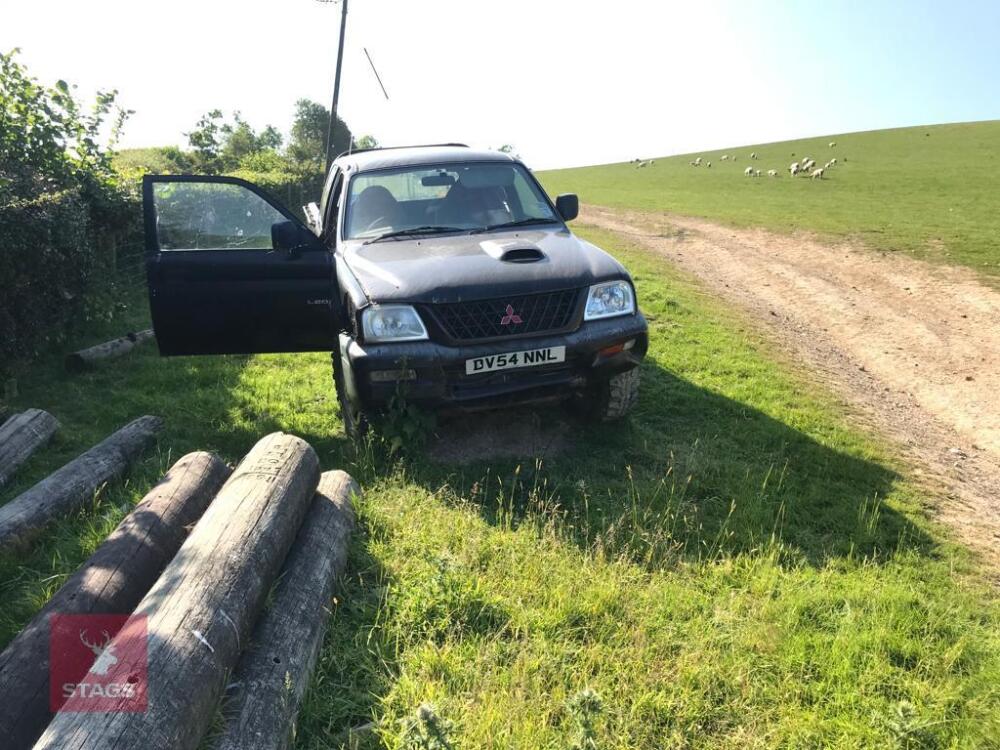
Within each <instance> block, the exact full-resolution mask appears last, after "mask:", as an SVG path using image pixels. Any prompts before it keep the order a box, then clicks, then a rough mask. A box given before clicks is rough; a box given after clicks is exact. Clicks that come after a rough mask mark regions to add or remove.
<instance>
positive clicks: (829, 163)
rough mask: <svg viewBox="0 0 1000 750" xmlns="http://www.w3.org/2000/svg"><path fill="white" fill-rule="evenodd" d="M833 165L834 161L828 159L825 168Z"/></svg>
mask: <svg viewBox="0 0 1000 750" xmlns="http://www.w3.org/2000/svg"><path fill="white" fill-rule="evenodd" d="M832 166H833V162H832V161H828V162H827V163H826V164H824V165H823V169H829V168H830V167H832Z"/></svg>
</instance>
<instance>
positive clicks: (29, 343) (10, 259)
mask: <svg viewBox="0 0 1000 750" xmlns="http://www.w3.org/2000/svg"><path fill="white" fill-rule="evenodd" d="M16 55H17V50H14V51H12V52H10V53H7V54H0V289H2V290H3V295H2V296H0V371H2V372H7V371H9V370H10V369H11V368H12V366H13V363H14V362H15V361H17V360H19V359H22V358H25V357H28V356H33V355H35V354H37V353H38V352H39V351H40V350H41V349H42V348H43V347H44V346H45V344H46V343H47V342H57V341H60V340H62V339H63V338H64V337H65V334H66V332H67V330H68V327H69V325H70V324H71V323H72V322H74V321H75V320H77V319H79V318H81V317H84V318H86V317H94V316H105V317H106V316H108V315H111V314H113V312H114V310H115V304H116V303H115V302H114V300H113V298H112V296H111V295H103V296H102V295H99V294H91V293H90V292H91V291H92V289H93V287H94V284H93V282H94V281H95V280H96V279H98V278H102V279H103V278H107V276H108V275H107V274H104V273H102V274H97V273H95V272H96V271H97V270H98V269H99V268H105V267H107V266H108V264H109V263H110V262H111V260H112V259H113V252H112V251H111V250H110V249H108V251H107V252H105V253H104V254H103V255H102V252H101V251H100V250H99V248H110V246H111V245H112V244H113V241H114V239H115V238H120V237H121V236H122V235H123V234H126V233H127V232H128V231H129V230H130V229H131V228H136V227H138V211H137V210H136V203H135V201H134V199H132V198H130V196H129V194H128V193H127V192H126V191H125V190H124V189H123V187H122V184H121V182H120V181H119V179H118V177H117V175H116V174H115V172H114V169H113V168H112V164H111V147H112V146H113V145H114V143H115V142H116V141H117V138H118V134H119V132H120V131H121V128H122V125H123V124H124V122H125V120H126V119H127V118H128V115H129V114H130V113H129V112H128V111H127V110H124V109H122V108H121V107H118V106H117V105H116V103H115V100H116V96H117V94H116V92H114V91H108V92H100V93H98V95H97V98H96V101H95V102H94V104H93V106H92V107H91V108H90V109H89V111H85V109H84V108H83V107H82V106H81V105H80V103H79V102H78V101H77V100H76V98H75V97H74V95H73V92H72V88H71V87H70V86H69V84H67V83H66V82H65V81H58V82H57V83H56V84H55V86H54V87H46V86H43V85H41V84H39V83H38V82H37V81H36V80H35V79H33V78H31V77H30V76H29V75H28V73H27V71H26V70H25V68H24V67H23V66H22V65H20V64H19V63H18V62H17V60H16ZM106 131H109V138H108V139H107V140H105V141H104V142H102V134H104V133H105V132H106ZM97 237H101V239H102V242H100V243H98V242H96V241H95V240H96V238H97Z"/></svg>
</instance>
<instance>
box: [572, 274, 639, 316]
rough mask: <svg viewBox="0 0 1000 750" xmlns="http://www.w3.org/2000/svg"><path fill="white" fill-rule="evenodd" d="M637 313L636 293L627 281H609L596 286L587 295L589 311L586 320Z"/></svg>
mask: <svg viewBox="0 0 1000 750" xmlns="http://www.w3.org/2000/svg"><path fill="white" fill-rule="evenodd" d="M634 312H635V292H633V291H632V285H631V284H630V283H628V282H627V281H608V282H605V283H604V284H594V286H592V287H590V293H589V294H588V295H587V311H586V312H585V313H584V314H583V319H584V320H595V319H597V318H612V317H614V316H615V315H628V314H629V313H634Z"/></svg>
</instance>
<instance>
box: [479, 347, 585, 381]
mask: <svg viewBox="0 0 1000 750" xmlns="http://www.w3.org/2000/svg"><path fill="white" fill-rule="evenodd" d="M565 361H566V347H565V346H549V347H546V348H544V349H525V350H524V351H523V352H506V353H504V354H487V355H486V356H485V357H473V358H472V359H467V360H465V374H466V375H475V374H476V373H477V372H493V371H495V370H511V369H514V368H515V367H537V366H538V365H551V364H554V363H556V362H565Z"/></svg>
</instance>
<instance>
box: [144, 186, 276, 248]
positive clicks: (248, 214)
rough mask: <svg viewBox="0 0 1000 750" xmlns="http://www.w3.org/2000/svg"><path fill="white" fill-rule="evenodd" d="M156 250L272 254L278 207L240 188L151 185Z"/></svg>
mask: <svg viewBox="0 0 1000 750" xmlns="http://www.w3.org/2000/svg"><path fill="white" fill-rule="evenodd" d="M153 204H154V207H155V210H156V237H157V241H158V243H159V246H160V250H164V251H167V250H271V249H272V245H271V225H272V224H275V223H277V222H282V221H285V220H286V219H285V217H284V216H283V215H282V213H281V212H280V211H278V209H276V208H275V207H274V206H272V205H271V204H270V203H268V202H267V201H266V200H264V199H263V198H261V197H260V196H259V195H257V194H256V193H254V192H253V191H251V190H248V189H247V188H245V187H243V186H242V185H230V184H226V183H219V182H157V183H155V184H154V185H153Z"/></svg>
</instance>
